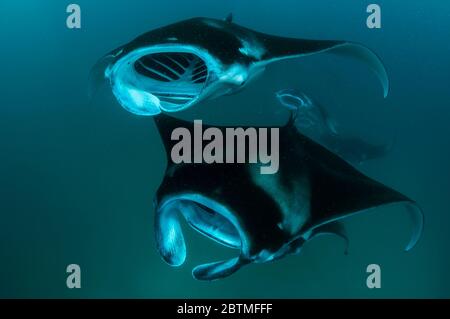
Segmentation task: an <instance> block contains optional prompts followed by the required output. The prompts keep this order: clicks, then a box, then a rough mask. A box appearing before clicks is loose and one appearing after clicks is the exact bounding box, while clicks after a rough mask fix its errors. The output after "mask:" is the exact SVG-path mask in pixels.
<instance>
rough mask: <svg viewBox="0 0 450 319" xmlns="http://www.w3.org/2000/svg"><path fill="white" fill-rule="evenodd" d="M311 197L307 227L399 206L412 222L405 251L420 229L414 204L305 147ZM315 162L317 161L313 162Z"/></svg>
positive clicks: (332, 157)
mask: <svg viewBox="0 0 450 319" xmlns="http://www.w3.org/2000/svg"><path fill="white" fill-rule="evenodd" d="M307 148H308V152H309V153H310V156H311V158H312V159H316V160H314V161H312V160H311V162H310V164H309V165H310V170H311V172H310V174H311V176H310V178H311V187H312V192H311V194H312V196H311V216H312V217H311V225H308V227H309V229H313V230H315V229H318V228H319V227H322V226H323V225H326V224H328V223H331V222H335V221H337V220H340V219H342V218H345V217H348V216H350V215H353V214H355V213H358V212H361V211H364V210H367V209H369V208H374V207H377V206H381V205H385V204H393V203H403V204H405V205H406V208H407V212H408V214H409V215H410V217H411V220H412V222H413V227H414V229H413V232H412V236H411V239H410V241H409V243H408V245H407V246H406V249H405V250H406V251H409V250H410V249H412V248H413V247H414V246H415V245H416V244H417V242H418V240H419V239H420V236H421V234H422V230H423V221H424V217H423V212H422V210H421V208H420V207H419V206H418V205H417V203H416V202H414V201H413V200H411V199H410V198H408V197H406V196H405V195H403V194H401V193H399V192H397V191H395V190H394V189H392V188H389V187H387V186H385V185H383V184H381V183H379V182H377V181H375V180H373V179H371V178H369V177H367V176H365V175H364V174H362V173H360V172H359V171H357V170H356V169H355V168H353V167H352V166H351V165H349V164H347V163H346V162H345V161H342V160H341V159H340V158H338V157H337V156H335V155H334V154H332V153H331V152H329V151H328V150H326V149H324V148H322V147H320V146H318V145H316V144H309V146H307ZM317 159H319V160H317Z"/></svg>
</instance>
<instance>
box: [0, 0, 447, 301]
mask: <svg viewBox="0 0 450 319" xmlns="http://www.w3.org/2000/svg"><path fill="white" fill-rule="evenodd" d="M76 3H78V4H79V5H80V6H81V9H82V29H81V30H69V29H67V27H66V24H65V22H66V17H67V14H66V12H65V11H66V6H67V5H68V4H69V2H66V1H61V0H58V1H53V0H49V1H35V0H34V1H33V0H28V1H13V0H2V1H1V2H0V43H1V50H0V59H1V60H0V61H1V66H2V67H1V72H0V88H1V89H0V92H1V107H0V182H1V183H0V185H1V186H0V297H64V298H72V297H94V298H103V297H138V298H164V297H182V298H186V297H207V298H209V297H250V298H252V297H253V298H261V297H286V298H298V297H319V298H322V297H325V298H326V297H344V298H346V297H357V298H359V297H369V298H372V297H374V298H380V297H389V298H390V297H395V298H399V297H400V298H404V297H426V298H428V297H447V298H448V297H450V274H449V272H448V269H450V256H449V249H448V244H449V243H450V232H449V229H450V214H449V211H450V205H449V195H450V191H449V190H450V168H449V162H450V139H449V136H450V134H449V133H450V129H449V127H448V123H449V120H450V88H449V84H450V60H449V57H450V41H449V39H450V22H449V21H450V5H449V4H448V3H447V2H446V1H443V0H434V1H426V2H424V1H418V0H415V1H406V0H405V1H387V0H384V1H377V3H378V4H380V5H381V8H382V28H381V29H379V30H371V29H368V28H367V27H366V25H365V21H366V17H367V13H366V7H367V5H368V4H369V3H371V2H369V1H350V0H347V1H331V0H329V1H325V0H320V1H294V0H277V1H274V0H270V1H269V0H260V1H224V0H220V1H206V0H203V1H200V0H191V1H180V0H178V1H175V0H173V1H156V0H146V1H138V0H129V1H118V0H114V1H112V0H110V1H106V0H97V1H87V0H78V1H76ZM229 12H233V13H234V17H235V22H236V23H238V24H241V25H244V26H247V27H250V28H253V29H255V30H259V31H263V32H267V33H272V34H277V35H283V36H291V37H300V38H313V39H326V38H327V39H344V40H351V41H357V42H361V43H363V44H365V45H367V46H368V47H370V48H371V49H373V50H374V51H375V52H377V53H378V54H379V55H380V56H381V58H382V59H383V61H384V63H385V64H386V67H387V70H388V73H389V76H390V80H391V92H390V95H389V96H388V98H387V99H383V97H382V94H381V88H380V86H379V83H378V82H377V80H376V78H375V77H374V76H373V75H372V74H370V72H368V70H367V68H365V67H364V65H361V64H359V63H357V62H354V61H351V60H348V59H344V58H339V57H336V56H333V55H327V54H323V55H316V56H311V57H307V58H304V59H301V60H296V61H289V62H283V63H281V64H280V65H278V66H275V67H272V68H270V69H269V70H268V72H267V73H266V74H265V76H264V77H263V78H262V79H260V80H259V81H258V82H255V83H254V84H253V85H252V86H251V87H249V88H248V89H247V90H245V91H243V92H242V93H240V94H238V95H235V96H230V97H224V98H221V99H218V100H216V101H211V102H208V103H203V104H200V105H197V106H196V107H195V108H194V109H192V110H189V111H188V112H187V113H186V114H184V115H185V116H189V117H191V118H193V117H195V116H197V117H201V118H202V119H204V120H205V121H209V122H211V123H221V124H224V123H232V124H241V123H242V124H245V123H255V124H257V123H267V124H275V123H276V122H280V121H282V120H283V118H285V115H286V114H285V113H283V111H282V110H281V109H280V108H279V107H278V105H277V104H276V100H275V98H274V92H276V91H277V90H279V89H283V88H290V87H293V88H298V89H301V90H302V91H304V92H306V93H307V94H309V95H311V96H313V97H314V98H316V99H318V100H320V101H321V102H322V104H324V105H325V106H326V107H327V109H328V110H329V112H330V113H331V114H332V115H333V116H334V117H335V118H336V119H337V120H338V121H339V123H340V124H341V127H342V128H343V129H345V130H348V132H351V133H352V134H358V135H359V136H361V137H364V138H368V139H369V138H370V139H373V140H377V141H381V142H382V141H385V140H388V139H389V138H390V137H392V136H393V134H396V135H397V139H396V144H395V148H394V149H393V151H392V152H391V153H390V154H389V155H388V156H387V157H385V158H381V159H378V160H375V161H372V162H368V163H366V164H364V165H363V166H361V167H360V169H361V170H362V171H363V172H365V173H366V174H368V175H370V176H371V177H374V178H376V179H377V180H379V181H382V182H383V183H385V184H387V185H389V186H392V187H394V188H395V189H398V190H400V191H401V192H403V193H405V194H407V195H408V196H409V197H411V198H413V199H415V200H416V201H417V202H418V203H420V205H421V206H422V208H423V210H424V212H425V217H426V224H425V231H424V235H423V238H422V240H421V241H420V243H419V245H418V246H417V247H416V248H415V249H413V250H412V251H411V252H409V253H404V252H403V247H404V246H405V244H406V242H407V240H408V238H409V234H410V230H411V224H410V222H409V219H408V218H407V216H406V214H405V212H404V211H403V210H402V209H400V208H399V207H398V206H393V207H384V208H378V209H376V210H373V211H371V212H370V213H368V214H362V215H359V216H356V217H352V218H350V219H348V220H347V221H346V225H347V228H348V233H349V238H350V251H349V255H347V256H345V255H344V254H343V250H344V246H343V243H342V242H341V241H339V240H336V239H335V238H333V237H323V238H320V239H317V240H315V241H313V242H311V243H309V244H308V245H307V246H306V247H305V249H304V250H303V251H302V254H301V255H299V256H293V257H288V258H285V259H283V260H280V261H278V262H276V263H272V264H263V265H252V266H249V267H246V268H245V269H242V270H241V271H239V272H238V273H236V274H235V275H233V276H231V277H229V278H226V279H224V280H221V281H216V282H199V281H195V280H194V279H193V278H192V277H191V274H190V272H191V269H192V268H193V267H194V266H195V265H198V264H201V263H205V262H209V261H214V260H220V259H222V258H224V257H226V256H232V255H233V254H234V252H232V251H229V250H228V249H226V248H223V247H222V246H219V245H217V244H215V243H213V242H212V241H209V240H207V239H205V238H204V237H201V236H200V235H198V234H197V233H194V232H193V231H191V230H190V229H189V230H188V229H186V234H187V245H188V248H187V249H188V259H187V262H186V264H185V265H184V266H183V267H181V268H171V267H169V266H168V265H166V264H165V263H164V262H163V261H162V259H161V258H160V257H159V255H158V253H157V251H156V249H155V243H154V234H153V205H152V199H153V195H154V193H155V191H156V189H157V188H158V186H159V184H160V182H161V179H162V177H163V173H164V169H165V164H166V159H165V157H164V153H163V148H162V144H161V142H160V139H159V136H158V134H157V131H156V129H155V127H154V124H153V121H152V120H151V119H150V118H142V117H137V116H135V115H132V114H130V113H127V112H126V111H124V110H123V109H122V108H121V107H120V106H119V105H118V103H117V102H116V100H115V99H114V97H113V96H112V94H111V93H110V92H109V91H108V89H107V88H104V89H102V90H101V91H100V92H99V93H98V94H97V95H96V96H95V98H94V100H92V101H91V102H89V101H88V98H87V75H88V72H89V70H90V68H91V66H92V65H93V64H94V63H95V62H96V60H97V59H98V58H99V57H101V56H102V55H103V54H105V53H106V52H108V51H109V50H111V49H113V48H116V47H118V46H119V45H121V44H123V43H126V42H128V41H129V40H131V39H133V38H134V37H135V36H137V35H139V34H141V33H143V32H145V31H148V30H151V29H154V28H156V27H159V26H162V25H166V24H169V23H173V22H176V21H178V20H181V19H185V18H189V17H193V16H207V17H214V18H223V17H225V16H226V15H227V14H228V13H229ZM277 110H279V111H277ZM184 115H183V116H184ZM72 263H75V264H79V265H80V266H81V270H82V288H81V289H75V290H69V289H68V288H67V287H66V276H67V274H66V266H67V265H68V264H72ZM372 263H376V264H379V265H380V266H381V269H382V288H381V289H375V290H370V289H368V288H367V287H366V277H367V274H366V266H367V265H368V264H372Z"/></svg>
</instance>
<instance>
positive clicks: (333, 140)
mask: <svg viewBox="0 0 450 319" xmlns="http://www.w3.org/2000/svg"><path fill="white" fill-rule="evenodd" d="M275 97H276V99H277V100H278V102H280V103H281V105H283V106H284V107H286V108H287V109H289V110H290V111H293V112H298V115H297V117H296V118H297V120H296V123H295V125H296V126H297V128H299V129H300V131H301V132H302V134H304V135H306V136H308V137H309V138H311V139H313V140H314V141H316V142H318V143H320V144H321V145H323V146H325V147H326V148H328V149H329V150H331V151H332V152H333V153H335V154H337V155H339V156H341V157H342V158H343V159H345V160H346V161H348V162H350V163H352V164H354V165H357V164H362V163H363V162H366V161H369V160H373V159H376V158H380V157H383V156H386V155H387V154H388V153H389V152H390V151H391V150H392V148H393V146H394V142H395V139H393V140H392V141H391V142H390V143H387V144H372V143H369V142H367V141H364V140H363V139H361V138H359V137H357V136H348V135H343V134H341V133H340V132H338V130H337V128H336V124H337V123H336V122H335V120H334V119H333V118H332V117H330V115H329V114H328V112H327V110H326V109H325V108H324V107H323V105H322V104H320V103H318V102H317V101H315V100H313V99H312V98H311V97H309V96H308V95H306V94H305V93H302V92H300V91H298V90H296V89H283V90H279V91H277V92H276V93H275Z"/></svg>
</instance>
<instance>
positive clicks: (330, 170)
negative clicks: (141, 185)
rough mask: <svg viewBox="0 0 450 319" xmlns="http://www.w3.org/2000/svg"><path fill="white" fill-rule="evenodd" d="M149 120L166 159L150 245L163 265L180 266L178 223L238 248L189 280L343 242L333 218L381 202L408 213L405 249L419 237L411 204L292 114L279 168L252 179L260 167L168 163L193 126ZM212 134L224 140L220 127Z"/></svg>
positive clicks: (282, 136) (418, 216)
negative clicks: (316, 244) (179, 132)
mask: <svg viewBox="0 0 450 319" xmlns="http://www.w3.org/2000/svg"><path fill="white" fill-rule="evenodd" d="M154 121H155V122H156V125H157V127H158V130H159V133H160V135H161V138H162V140H163V143H164V146H165V149H166V152H167V157H168V165H167V169H166V173H165V176H164V180H163V181H162V184H161V186H160V187H159V189H158V191H157V194H156V197H155V209H156V215H155V235H156V243H157V247H158V250H159V252H160V254H161V255H162V257H163V259H164V260H165V261H166V262H167V263H169V264H170V265H172V266H180V265H182V264H183V263H184V261H185V258H186V246H185V241H184V238H183V234H182V230H181V225H180V218H181V217H184V218H185V219H186V221H187V222H188V224H189V225H190V226H192V228H194V229H195V230H197V231H198V232H200V233H201V234H203V235H205V236H207V237H209V238H211V239H213V240H215V241H217V242H218V243H220V244H222V245H225V246H228V247H231V248H234V249H237V250H239V255H238V256H237V257H235V258H232V259H230V260H226V261H218V262H213V263H208V264H204V265H200V266H197V267H196V268H194V270H193V272H192V274H193V276H194V278H196V279H199V280H215V279H220V278H223V277H226V276H229V275H231V274H233V273H234V272H235V271H237V270H238V269H239V268H241V267H242V266H244V265H246V264H249V263H265V262H270V261H274V260H277V259H280V258H282V257H284V256H286V255H290V254H297V253H299V252H300V250H301V248H302V247H303V245H304V244H305V243H306V242H307V241H309V240H311V239H313V238H315V237H317V236H319V235H326V234H334V235H338V236H340V237H342V238H343V239H344V240H345V241H346V242H347V243H348V240H347V237H346V234H345V230H344V227H343V225H342V224H341V223H340V220H341V219H343V218H345V217H348V216H351V215H353V214H355V213H358V212H361V211H363V210H366V209H368V208H372V207H376V206H380V205H384V204H390V203H396V202H402V203H405V204H406V206H407V207H408V210H407V211H408V212H409V213H410V215H411V217H412V220H413V223H414V231H413V233H412V237H411V240H410V242H409V244H408V245H407V247H406V250H410V249H411V248H412V247H414V246H415V244H416V243H417V241H418V240H419V238H420V235H421V233H422V228H423V214H422V211H421V209H420V208H419V207H418V206H417V204H416V203H415V202H414V201H413V200H411V199H409V198H408V197H406V196H405V195H402V194H401V193H399V192H397V191H395V190H393V189H391V188H389V187H387V186H384V185H383V184H381V183H379V182H377V181H375V180H373V179H371V178H369V177H367V176H365V175H363V174H362V173H360V172H359V171H357V170H356V169H355V168H353V167H352V166H351V165H350V164H348V163H347V162H346V161H345V160H343V159H341V158H340V157H338V156H337V155H335V154H334V153H332V152H330V151H328V150H327V149H326V148H324V147H323V146H321V145H320V144H318V143H316V142H314V141H313V140H311V139H309V138H308V137H306V136H305V135H303V134H301V133H300V132H299V130H298V129H297V127H296V126H295V116H294V115H293V116H291V119H290V120H289V121H288V123H287V124H286V125H285V126H282V127H280V128H279V160H280V162H279V170H278V172H277V173H276V174H272V175H262V174H260V169H259V166H260V164H250V163H247V164H237V163H235V164H227V163H213V164H206V163H198V164H194V163H193V164H187V163H181V164H176V163H174V162H173V161H172V160H171V155H170V154H171V150H172V148H173V146H174V145H175V144H176V143H178V142H177V141H173V140H172V138H171V135H172V132H173V130H174V129H176V128H179V127H183V128H187V129H188V130H190V133H191V135H192V136H193V135H194V125H193V123H192V122H187V121H183V120H179V119H176V118H173V117H171V116H169V115H167V114H159V115H157V116H155V117H154ZM208 127H209V126H207V125H204V128H205V130H206V129H207V128H208ZM218 129H220V130H221V131H222V134H225V129H226V128H225V127H218ZM235 147H237V146H236V145H235ZM234 154H236V149H235V153H234Z"/></svg>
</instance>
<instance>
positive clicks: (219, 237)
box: [155, 194, 248, 277]
mask: <svg viewBox="0 0 450 319" xmlns="http://www.w3.org/2000/svg"><path fill="white" fill-rule="evenodd" d="M180 216H183V217H184V218H185V220H186V221H187V223H188V224H189V225H190V226H191V227H192V228H193V229H195V230H196V231H198V232H199V233H201V234H202V235H204V236H206V237H208V238H210V239H212V240H214V241H216V242H217V243H219V244H221V245H223V246H226V247H229V248H233V249H239V250H246V249H247V248H248V247H246V245H245V242H246V239H245V235H244V232H243V231H242V230H241V227H240V225H239V223H238V222H237V220H236V216H235V215H234V214H232V213H231V212H230V211H229V210H228V209H226V208H225V207H224V206H222V205H221V204H220V203H217V202H216V201H214V200H211V199H208V198H204V197H203V196H201V195H198V194H186V195H180V196H176V197H173V198H170V199H168V200H164V201H163V202H162V203H161V205H159V206H158V208H157V213H156V220H155V229H156V238H157V246H158V250H159V252H160V254H161V256H162V257H163V259H164V260H165V261H166V262H167V263H168V264H170V265H172V266H180V265H182V264H183V263H184V261H185V259H186V244H185V240H184V236H183V233H182V229H181V226H180V222H179V220H180ZM237 260H239V258H238V257H237V258H233V259H230V260H228V261H225V262H213V263H207V264H203V265H199V266H197V267H195V268H194V270H193V274H194V276H195V277H201V276H203V275H205V274H206V273H210V272H211V271H217V270H216V269H215V268H216V267H217V264H219V263H224V264H229V263H232V264H234V263H235V262H236V261H237ZM236 266H237V265H236ZM230 268H231V269H230V270H232V268H233V267H230Z"/></svg>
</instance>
